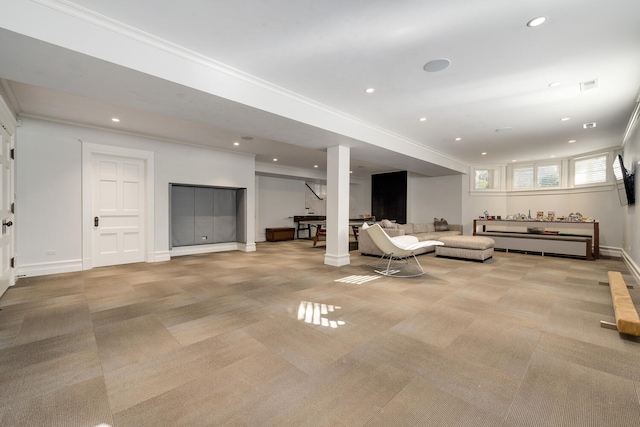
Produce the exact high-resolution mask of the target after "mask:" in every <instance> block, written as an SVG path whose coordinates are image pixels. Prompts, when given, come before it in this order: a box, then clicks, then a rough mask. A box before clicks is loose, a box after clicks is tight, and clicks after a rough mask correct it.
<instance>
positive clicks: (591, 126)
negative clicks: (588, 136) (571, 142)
mask: <svg viewBox="0 0 640 427" xmlns="http://www.w3.org/2000/svg"><path fill="white" fill-rule="evenodd" d="M582 127H583V128H584V129H593V128H594V127H596V122H592V123H585V124H583V125H582Z"/></svg>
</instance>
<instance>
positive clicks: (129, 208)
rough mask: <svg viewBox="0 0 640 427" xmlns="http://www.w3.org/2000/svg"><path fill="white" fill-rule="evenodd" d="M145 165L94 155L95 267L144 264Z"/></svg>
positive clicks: (93, 245)
mask: <svg viewBox="0 0 640 427" xmlns="http://www.w3.org/2000/svg"><path fill="white" fill-rule="evenodd" d="M144 167H145V164H144V160H142V159H130V158H123V157H111V156H105V155H98V154H94V157H93V162H92V170H93V189H92V204H93V209H92V212H93V218H92V225H93V236H92V239H91V240H92V259H93V262H92V264H93V266H94V267H100V266H105V265H116V264H129V263H134V262H142V261H144V260H145V236H144V233H145V224H144V219H145V213H144V209H145V170H144Z"/></svg>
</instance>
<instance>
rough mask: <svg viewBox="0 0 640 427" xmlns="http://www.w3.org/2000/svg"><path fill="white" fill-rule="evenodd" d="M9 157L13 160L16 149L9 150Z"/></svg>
mask: <svg viewBox="0 0 640 427" xmlns="http://www.w3.org/2000/svg"><path fill="white" fill-rule="evenodd" d="M9 157H11V160H14V159H15V158H16V149H15V148H12V149H11V151H10V152H9Z"/></svg>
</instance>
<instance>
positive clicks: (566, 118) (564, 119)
mask: <svg viewBox="0 0 640 427" xmlns="http://www.w3.org/2000/svg"><path fill="white" fill-rule="evenodd" d="M569 120H571V117H563V118H561V119H560V121H561V122H568V121H569Z"/></svg>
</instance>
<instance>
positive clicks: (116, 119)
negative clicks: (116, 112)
mask: <svg viewBox="0 0 640 427" xmlns="http://www.w3.org/2000/svg"><path fill="white" fill-rule="evenodd" d="M111 121H112V122H114V123H119V122H120V119H119V118H117V117H114V118H112V119H111Z"/></svg>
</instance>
